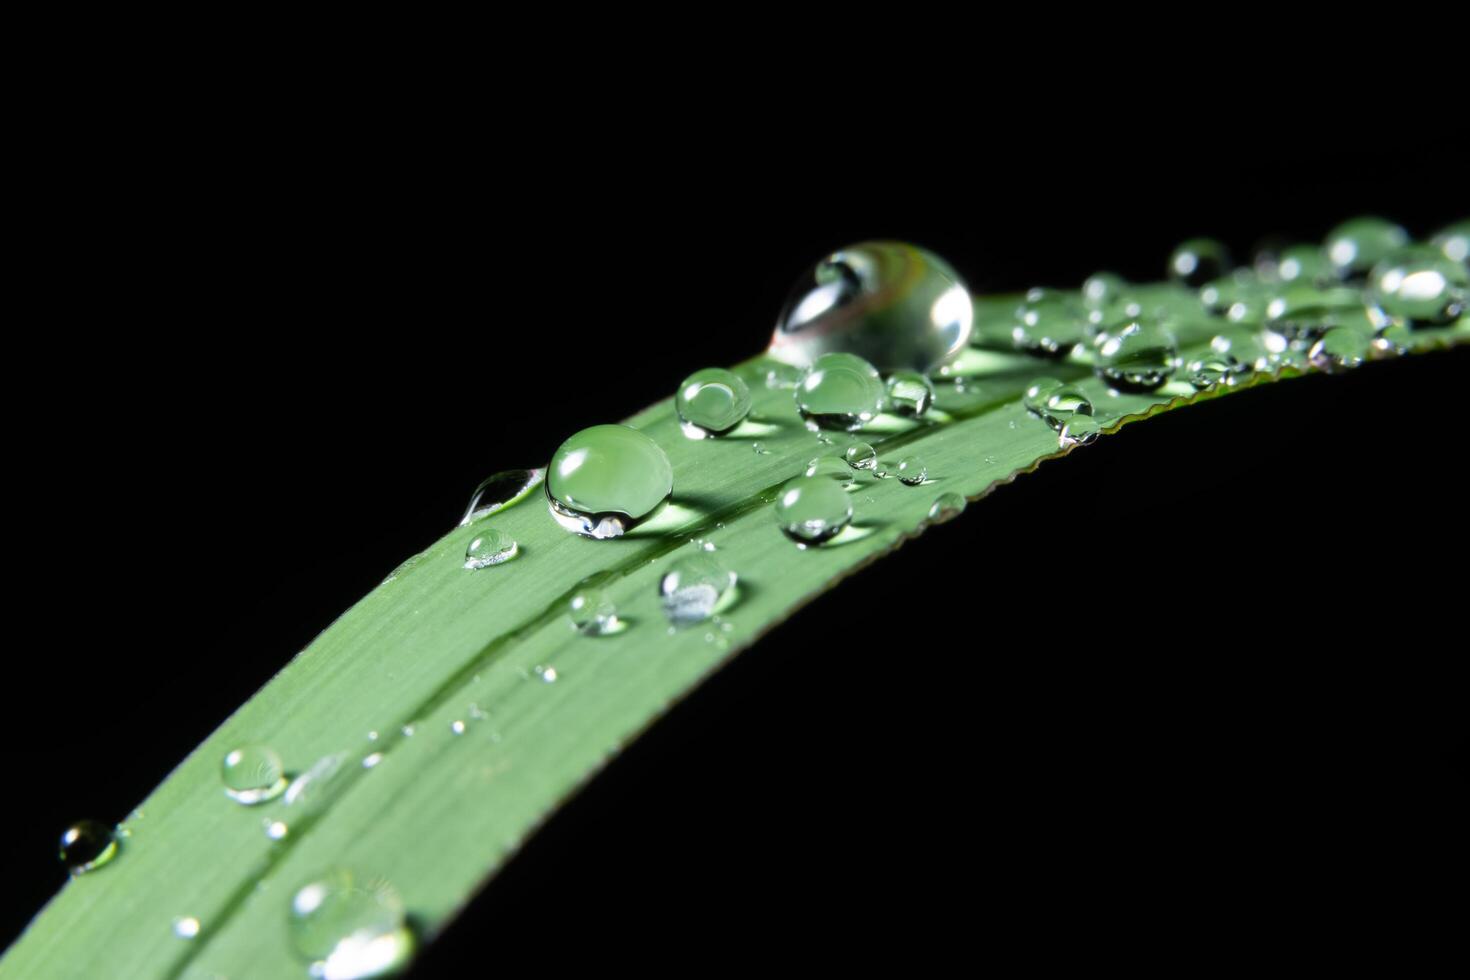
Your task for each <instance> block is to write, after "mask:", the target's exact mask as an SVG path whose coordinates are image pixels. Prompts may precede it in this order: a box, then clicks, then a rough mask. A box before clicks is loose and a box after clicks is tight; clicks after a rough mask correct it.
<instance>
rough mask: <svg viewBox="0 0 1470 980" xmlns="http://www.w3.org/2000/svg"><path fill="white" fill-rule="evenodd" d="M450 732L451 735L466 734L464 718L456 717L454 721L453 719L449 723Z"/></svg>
mask: <svg viewBox="0 0 1470 980" xmlns="http://www.w3.org/2000/svg"><path fill="white" fill-rule="evenodd" d="M449 733H450V734H451V735H463V734H464V721H463V720H462V719H459V718H456V719H455V720H454V721H451V722H450V723H449Z"/></svg>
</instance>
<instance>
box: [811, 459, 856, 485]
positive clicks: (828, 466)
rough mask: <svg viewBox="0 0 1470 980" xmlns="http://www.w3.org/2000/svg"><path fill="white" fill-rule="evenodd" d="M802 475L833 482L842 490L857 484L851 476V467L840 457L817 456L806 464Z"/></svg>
mask: <svg viewBox="0 0 1470 980" xmlns="http://www.w3.org/2000/svg"><path fill="white" fill-rule="evenodd" d="M802 475H803V476H812V477H821V478H823V479H827V480H834V481H836V483H837V485H838V486H840V487H842V488H843V489H844V490H845V489H847V488H848V487H851V486H853V485H854V484H855V483H856V482H857V481H856V479H855V478H854V477H853V475H852V467H851V466H848V465H847V460H845V459H843V458H841V457H840V456H818V457H817V458H815V459H813V460H810V461H808V462H807V464H806V470H805V471H803V473H802Z"/></svg>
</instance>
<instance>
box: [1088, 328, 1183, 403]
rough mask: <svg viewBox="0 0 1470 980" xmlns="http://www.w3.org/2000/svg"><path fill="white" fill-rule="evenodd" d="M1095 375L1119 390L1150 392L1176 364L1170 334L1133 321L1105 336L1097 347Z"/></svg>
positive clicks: (1176, 350)
mask: <svg viewBox="0 0 1470 980" xmlns="http://www.w3.org/2000/svg"><path fill="white" fill-rule="evenodd" d="M1098 353H1099V355H1100V361H1099V363H1098V365H1097V368H1096V370H1097V373H1098V376H1099V377H1101V378H1102V379H1103V380H1104V381H1106V382H1107V383H1108V384H1109V385H1111V386H1113V387H1114V388H1117V389H1118V390H1120V391H1134V392H1143V391H1153V390H1155V389H1157V388H1159V387H1162V386H1163V384H1164V383H1165V382H1166V381H1168V380H1169V378H1170V377H1171V376H1173V374H1174V369H1175V368H1176V367H1177V366H1178V361H1179V354H1178V348H1177V346H1176V344H1175V341H1174V335H1173V334H1171V333H1169V331H1167V330H1165V329H1164V328H1163V327H1161V326H1159V325H1157V324H1154V323H1149V322H1145V321H1142V320H1135V321H1134V322H1133V323H1130V324H1128V326H1127V327H1125V328H1124V329H1123V330H1122V331H1120V332H1119V333H1117V334H1116V335H1113V336H1109V337H1108V339H1107V341H1106V342H1105V343H1104V344H1103V345H1102V347H1101V349H1100V350H1099V352H1098Z"/></svg>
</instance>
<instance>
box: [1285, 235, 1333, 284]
mask: <svg viewBox="0 0 1470 980" xmlns="http://www.w3.org/2000/svg"><path fill="white" fill-rule="evenodd" d="M1333 275H1334V273H1333V271H1332V264H1331V263H1329V262H1328V261H1327V256H1325V255H1323V254H1322V250H1321V249H1320V248H1318V247H1317V246H1315V245H1293V246H1291V247H1290V248H1285V249H1282V251H1281V256H1280V258H1279V259H1278V260H1277V263H1276V278H1277V280H1279V281H1280V282H1284V283H1293V284H1298V285H1303V286H1313V287H1321V286H1325V285H1327V284H1328V283H1329V282H1331V281H1332V278H1333Z"/></svg>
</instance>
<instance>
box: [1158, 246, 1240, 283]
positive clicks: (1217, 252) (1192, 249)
mask: <svg viewBox="0 0 1470 980" xmlns="http://www.w3.org/2000/svg"><path fill="white" fill-rule="evenodd" d="M1229 269H1230V253H1229V252H1228V251H1227V250H1226V248H1225V246H1224V245H1222V244H1220V243H1219V242H1217V241H1215V240H1214V239H1212V238H1191V239H1190V240H1189V241H1187V242H1184V243H1182V244H1181V245H1180V246H1179V247H1178V248H1176V249H1174V254H1173V255H1171V256H1169V275H1170V277H1172V278H1173V279H1176V280H1178V281H1179V282H1182V283H1184V285H1186V286H1190V287H1192V288H1194V289H1198V288H1199V287H1201V286H1203V285H1204V284H1205V283H1207V282H1209V281H1210V280H1211V279H1218V278H1220V277H1221V276H1223V275H1224V274H1225V273H1226V272H1227V271H1229Z"/></svg>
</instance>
